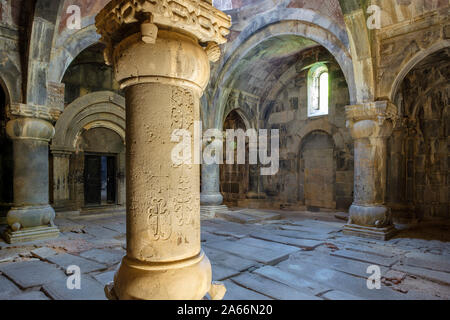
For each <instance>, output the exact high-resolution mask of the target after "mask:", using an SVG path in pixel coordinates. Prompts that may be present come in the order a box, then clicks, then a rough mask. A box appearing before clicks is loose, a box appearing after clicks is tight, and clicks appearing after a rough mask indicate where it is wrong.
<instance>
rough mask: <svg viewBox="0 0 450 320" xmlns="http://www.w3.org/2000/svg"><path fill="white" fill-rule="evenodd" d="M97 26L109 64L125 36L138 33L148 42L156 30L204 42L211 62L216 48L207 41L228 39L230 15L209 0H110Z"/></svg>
mask: <svg viewBox="0 0 450 320" xmlns="http://www.w3.org/2000/svg"><path fill="white" fill-rule="evenodd" d="M96 26H97V32H98V33H99V34H100V35H101V36H102V38H101V42H103V43H105V44H106V49H105V60H106V63H107V64H112V62H113V56H114V47H115V46H116V44H118V43H120V42H121V41H122V40H123V38H124V37H127V36H129V35H130V34H134V33H140V36H141V40H142V41H143V42H145V43H150V44H151V43H154V42H155V40H156V38H157V34H158V30H169V29H170V30H174V31H176V32H180V33H184V34H188V35H190V36H193V37H195V38H196V39H197V40H198V41H199V42H201V43H203V44H205V47H206V51H207V54H208V56H209V57H210V58H211V59H213V61H214V59H217V47H216V46H214V45H210V43H213V44H217V45H218V44H223V43H225V42H227V39H226V36H227V35H228V34H229V33H230V30H229V28H230V26H231V17H229V16H228V15H226V14H225V13H223V12H221V11H220V10H218V9H216V8H214V7H213V6H212V2H211V1H210V0H173V1H170V2H169V1H167V0H113V1H111V2H109V4H108V5H107V6H106V7H105V8H104V9H103V10H102V11H100V13H99V14H98V15H97V17H96ZM208 51H209V52H208Z"/></svg>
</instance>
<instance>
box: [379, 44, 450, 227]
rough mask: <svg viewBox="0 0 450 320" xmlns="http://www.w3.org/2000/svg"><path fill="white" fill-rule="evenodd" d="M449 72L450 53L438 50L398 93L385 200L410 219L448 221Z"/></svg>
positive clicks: (403, 84)
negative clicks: (398, 114) (397, 118)
mask: <svg viewBox="0 0 450 320" xmlns="http://www.w3.org/2000/svg"><path fill="white" fill-rule="evenodd" d="M449 70H450V52H449V49H446V50H441V51H439V52H437V53H435V54H433V55H431V56H429V57H427V58H426V59H425V60H424V61H423V62H421V63H420V64H419V65H417V66H416V67H415V68H414V69H413V70H412V71H411V72H410V73H409V74H408V75H407V77H406V78H405V80H404V81H403V83H402V86H401V88H400V92H399V97H400V98H399V100H400V101H403V103H402V105H401V112H402V114H403V117H404V121H403V123H402V124H401V126H400V128H398V129H397V132H396V133H395V134H394V135H393V137H392V138H391V139H390V141H389V147H388V148H389V149H388V150H389V158H388V163H389V166H388V170H389V172H388V177H389V180H388V199H389V201H390V202H391V206H392V207H394V208H395V209H398V210H399V211H401V212H408V213H409V215H408V216H409V217H411V218H417V219H422V218H448V217H450V207H449V195H450V167H449V165H450V100H449V99H450V82H449V78H450V72H449ZM402 204H403V206H402Z"/></svg>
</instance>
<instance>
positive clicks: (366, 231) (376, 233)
mask: <svg viewBox="0 0 450 320" xmlns="http://www.w3.org/2000/svg"><path fill="white" fill-rule="evenodd" d="M342 232H343V233H344V234H345V235H347V236H356V237H361V238H368V239H376V240H381V241H387V240H389V239H391V238H392V237H393V236H395V234H396V233H397V229H395V227H394V226H393V225H392V226H388V227H385V228H376V227H364V226H359V225H356V224H347V225H345V226H344V229H343V231H342Z"/></svg>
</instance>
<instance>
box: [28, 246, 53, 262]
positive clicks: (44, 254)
mask: <svg viewBox="0 0 450 320" xmlns="http://www.w3.org/2000/svg"><path fill="white" fill-rule="evenodd" d="M56 254H57V252H56V251H55V250H53V249H51V248H48V247H42V248H38V249H35V250H32V251H31V255H32V256H34V257H36V258H38V259H41V260H46V259H47V258H49V257H51V256H54V255H56Z"/></svg>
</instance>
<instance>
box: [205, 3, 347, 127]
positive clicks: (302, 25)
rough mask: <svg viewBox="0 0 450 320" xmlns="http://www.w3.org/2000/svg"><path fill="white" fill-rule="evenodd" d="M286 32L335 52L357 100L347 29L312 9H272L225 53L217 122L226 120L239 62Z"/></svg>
mask: <svg viewBox="0 0 450 320" xmlns="http://www.w3.org/2000/svg"><path fill="white" fill-rule="evenodd" d="M282 35H297V36H300V37H304V38H308V39H311V40H313V41H315V42H317V43H318V44H320V45H322V46H323V47H325V48H326V49H327V50H328V51H329V52H331V54H332V55H333V56H334V57H335V59H336V61H337V62H338V64H339V65H340V67H341V69H342V70H343V73H344V75H345V78H346V80H347V83H348V85H349V91H350V97H351V98H350V100H351V102H352V103H353V102H355V99H356V88H355V81H354V73H353V63H352V58H351V55H350V48H349V40H348V37H347V33H346V31H345V30H344V29H343V28H342V27H341V26H339V25H338V24H337V23H335V22H333V21H331V20H330V19H328V18H326V17H323V16H321V15H319V14H317V13H315V12H313V11H311V10H306V9H284V10H280V11H277V12H276V14H275V13H273V12H269V13H265V14H262V15H259V16H257V17H256V18H255V19H254V20H253V22H251V23H250V24H249V26H248V27H247V28H246V29H245V30H244V31H243V32H241V34H240V35H239V36H238V38H237V39H236V40H235V41H234V42H233V45H232V47H231V48H230V49H229V50H228V51H227V52H225V54H224V57H223V60H222V62H221V64H220V66H219V70H221V71H220V73H219V75H218V76H217V78H216V79H213V83H215V84H216V86H215V88H213V89H212V91H213V92H212V96H213V101H214V103H213V104H212V105H214V106H218V107H217V108H216V111H215V112H216V114H215V125H219V124H220V123H221V122H223V119H224V109H225V104H226V103H227V100H228V95H229V92H226V88H227V86H228V84H229V82H230V81H231V77H232V75H233V71H234V70H235V68H236V66H237V64H238V63H239V61H240V60H241V59H242V58H243V57H245V55H246V54H247V53H248V52H249V51H250V50H252V49H253V48H255V47H256V46H258V45H259V44H261V43H262V42H263V41H265V40H267V39H269V38H272V37H277V36H282Z"/></svg>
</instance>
